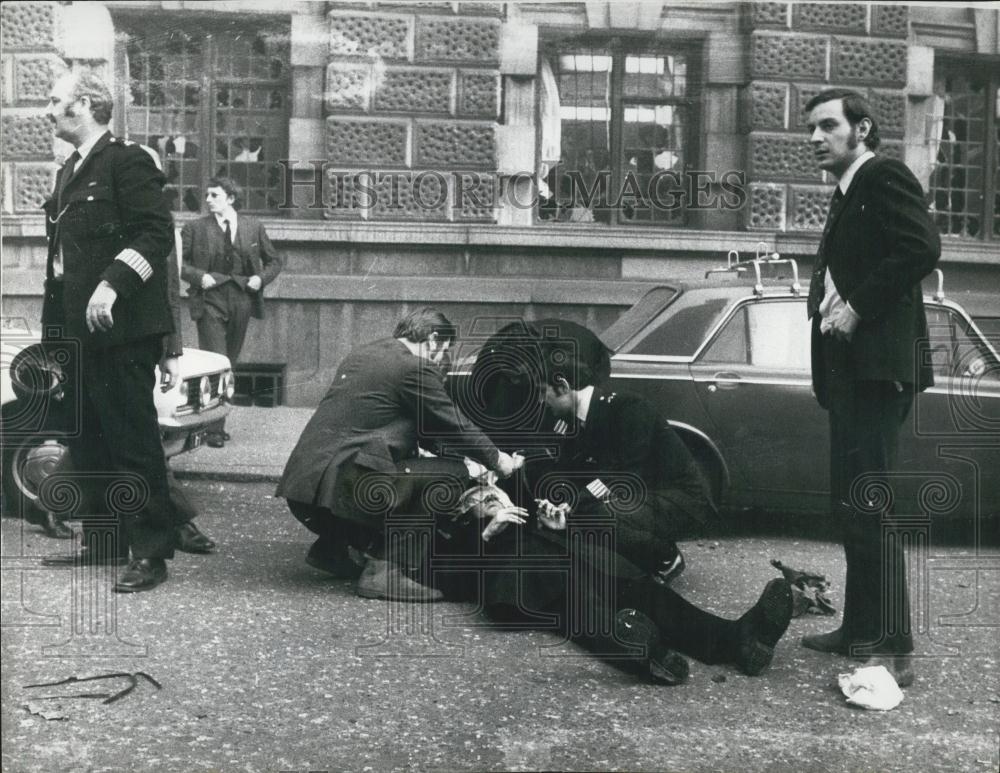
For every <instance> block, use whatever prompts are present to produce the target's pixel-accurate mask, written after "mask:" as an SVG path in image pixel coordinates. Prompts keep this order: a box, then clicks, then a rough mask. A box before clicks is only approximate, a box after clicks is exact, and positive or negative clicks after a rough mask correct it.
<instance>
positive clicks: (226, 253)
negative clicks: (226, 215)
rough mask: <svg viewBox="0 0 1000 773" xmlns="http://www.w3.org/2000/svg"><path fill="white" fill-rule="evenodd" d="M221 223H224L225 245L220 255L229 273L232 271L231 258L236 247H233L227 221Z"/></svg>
mask: <svg viewBox="0 0 1000 773" xmlns="http://www.w3.org/2000/svg"><path fill="white" fill-rule="evenodd" d="M223 223H225V225H226V235H225V238H226V246H225V247H223V251H222V257H223V259H224V261H225V264H226V273H227V274H231V273H232V271H233V258H234V257H235V255H236V248H235V247H233V230H232V228H230V226H229V221H228V220H224V221H223Z"/></svg>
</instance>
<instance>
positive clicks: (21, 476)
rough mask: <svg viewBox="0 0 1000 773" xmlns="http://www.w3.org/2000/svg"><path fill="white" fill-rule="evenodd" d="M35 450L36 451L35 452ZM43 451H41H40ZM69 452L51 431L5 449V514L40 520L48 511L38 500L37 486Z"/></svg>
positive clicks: (28, 519)
mask: <svg viewBox="0 0 1000 773" xmlns="http://www.w3.org/2000/svg"><path fill="white" fill-rule="evenodd" d="M33 452H34V453H33ZM39 452H40V453H39ZM68 454H69V449H68V448H67V447H66V446H65V445H64V444H63V443H61V442H60V441H59V440H56V439H55V438H53V437H52V436H51V435H48V434H45V433H40V434H38V435H32V436H31V437H29V438H26V439H25V440H24V441H22V442H19V443H18V444H17V445H14V446H13V447H7V446H5V447H4V449H3V509H4V515H8V516H11V517H23V518H24V519H25V520H26V521H28V522H29V523H38V522H40V520H41V519H42V517H43V516H44V515H45V511H44V510H43V509H42V508H41V507H39V504H38V488H39V485H40V484H41V482H42V481H43V480H44V479H45V477H47V476H48V475H50V474H51V473H52V472H53V471H54V470H55V469H56V468H57V467H58V466H59V465H60V464H61V463H62V460H63V459H65V457H66V456H67V455H68Z"/></svg>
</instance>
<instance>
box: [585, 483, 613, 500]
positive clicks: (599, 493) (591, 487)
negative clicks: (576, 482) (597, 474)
mask: <svg viewBox="0 0 1000 773" xmlns="http://www.w3.org/2000/svg"><path fill="white" fill-rule="evenodd" d="M587 491H589V492H590V493H591V494H593V496H594V499H604V498H605V497H607V496H608V495H609V494H610V493H611V489H609V488H608V487H607V486H605V485H604V482H603V481H602V480H601V479H600V478H594V479H593V480H592V481H590V483H588V484H587Z"/></svg>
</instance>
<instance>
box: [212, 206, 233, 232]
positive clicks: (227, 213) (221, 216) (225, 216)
mask: <svg viewBox="0 0 1000 773" xmlns="http://www.w3.org/2000/svg"><path fill="white" fill-rule="evenodd" d="M215 220H216V222H217V223H218V224H219V228H224V227H225V226H224V225H223V223H224V222H225V221H226V220H228V221H229V227H230V229H234V228H236V210H235V209H233V208H232V207H227V208H226V209H224V210H223V211H222V212H219V213H218V214H216V215H215Z"/></svg>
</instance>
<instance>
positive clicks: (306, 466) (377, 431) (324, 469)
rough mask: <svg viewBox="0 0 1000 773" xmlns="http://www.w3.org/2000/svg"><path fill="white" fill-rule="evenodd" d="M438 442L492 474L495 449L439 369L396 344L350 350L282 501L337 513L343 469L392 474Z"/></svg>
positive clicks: (309, 429)
mask: <svg viewBox="0 0 1000 773" xmlns="http://www.w3.org/2000/svg"><path fill="white" fill-rule="evenodd" d="M418 441H419V442H421V443H422V444H425V447H427V445H428V444H430V443H432V442H435V441H438V442H444V443H447V444H448V445H450V446H451V447H452V448H453V449H454V450H455V451H457V452H460V453H462V454H465V455H468V456H470V457H472V458H474V459H476V460H477V461H480V462H482V463H483V464H485V465H486V466H487V467H490V468H495V467H496V464H497V459H498V451H497V449H496V447H495V446H494V445H493V443H491V442H490V440H489V439H488V438H487V437H486V436H485V435H484V434H483V433H482V432H481V431H480V430H479V429H478V428H476V427H475V425H473V424H472V422H470V421H469V420H468V419H466V418H465V417H463V416H462V415H461V414H460V413H459V411H458V409H457V408H456V407H455V405H454V404H453V403H452V402H451V400H450V399H449V397H448V395H447V394H446V393H445V391H444V382H443V379H442V376H441V373H440V372H439V371H438V369H437V368H436V367H435V366H434V365H432V364H431V363H430V362H428V361H427V360H425V359H422V358H420V357H416V356H415V355H413V354H412V353H411V352H410V350H409V349H407V348H406V346H404V345H403V344H402V343H400V342H399V341H397V340H396V339H395V338H386V339H382V340H379V341H375V342H374V343H370V344H366V345H364V346H359V347H356V348H355V349H353V350H352V351H351V352H350V353H349V354H348V355H347V357H346V358H344V361H343V362H342V363H341V364H340V367H339V368H338V369H337V374H336V376H335V377H334V379H333V383H332V384H331V385H330V389H329V391H328V392H327V393H326V396H325V397H324V398H323V400H322V401H321V402H320V404H319V407H318V408H317V409H316V413H314V414H313V416H312V418H311V419H310V420H309V423H308V424H307V425H306V428H305V429H304V430H303V432H302V436H301V437H300V438H299V441H298V443H297V444H296V446H295V448H294V450H293V451H292V454H291V456H290V457H289V459H288V462H287V464H286V465H285V471H284V474H283V475H282V478H281V482H280V483H279V484H278V489H277V493H276V495H277V496H281V497H285V498H287V499H292V500H295V501H297V502H305V503H307V504H314V505H318V506H320V507H326V508H329V509H331V510H332V509H334V504H335V502H336V494H335V487H336V484H337V479H338V476H339V475H340V474H341V472H342V471H343V469H344V468H345V466H346V465H347V464H349V463H353V464H354V465H357V466H358V467H361V468H363V469H365V470H372V471H378V472H386V473H393V472H395V471H396V465H397V464H398V463H399V462H402V461H404V460H406V459H412V458H415V457H416V456H417V443H418Z"/></svg>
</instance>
